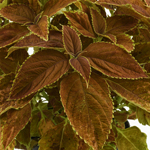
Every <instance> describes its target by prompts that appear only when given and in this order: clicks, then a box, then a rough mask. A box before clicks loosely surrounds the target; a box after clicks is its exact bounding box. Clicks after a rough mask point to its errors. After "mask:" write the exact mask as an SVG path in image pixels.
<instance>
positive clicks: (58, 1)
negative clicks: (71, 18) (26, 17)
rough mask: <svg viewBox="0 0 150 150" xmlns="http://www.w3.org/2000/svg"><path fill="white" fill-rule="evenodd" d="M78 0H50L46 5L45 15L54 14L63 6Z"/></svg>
mask: <svg viewBox="0 0 150 150" xmlns="http://www.w3.org/2000/svg"><path fill="white" fill-rule="evenodd" d="M75 1H76V0H63V1H62V0H49V1H48V2H47V3H46V4H45V7H44V12H43V15H47V16H49V17H50V16H52V15H54V14H55V13H56V12H58V11H59V10H61V9H62V8H64V7H66V6H67V5H69V4H71V3H73V2H75Z"/></svg>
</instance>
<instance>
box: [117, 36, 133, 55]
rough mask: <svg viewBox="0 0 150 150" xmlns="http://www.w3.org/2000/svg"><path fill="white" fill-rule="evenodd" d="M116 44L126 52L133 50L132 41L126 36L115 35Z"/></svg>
mask: <svg viewBox="0 0 150 150" xmlns="http://www.w3.org/2000/svg"><path fill="white" fill-rule="evenodd" d="M117 44H119V45H122V46H123V47H124V48H125V49H126V50H127V51H128V52H131V51H132V50H133V49H134V41H133V40H132V39H131V37H130V36H128V35H127V34H119V35H117Z"/></svg>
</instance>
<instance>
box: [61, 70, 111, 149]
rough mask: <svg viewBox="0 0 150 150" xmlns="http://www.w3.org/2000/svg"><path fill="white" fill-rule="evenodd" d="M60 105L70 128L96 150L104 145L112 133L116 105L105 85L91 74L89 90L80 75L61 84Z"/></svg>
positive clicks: (66, 79)
mask: <svg viewBox="0 0 150 150" xmlns="http://www.w3.org/2000/svg"><path fill="white" fill-rule="evenodd" d="M60 95H61V101H62V104H63V106H64V109H65V112H66V114H67V117H68V118H69V121H70V123H71V125H72V126H73V127H74V129H75V130H76V132H77V133H78V134H79V136H81V137H82V138H83V139H84V140H85V141H86V142H87V143H88V144H89V145H90V146H92V148H93V149H94V150H99V149H101V148H102V146H103V145H104V143H105V141H106V139H107V136H108V134H109V130H110V124H111V119H112V110H113V104H112V100H111V98H110V97H109V90H108V86H107V84H106V82H105V81H104V80H103V79H102V78H101V77H100V76H99V75H97V74H92V76H91V78H90V82H89V87H88V88H87V87H86V83H85V81H84V80H83V79H82V77H80V75H79V74H78V73H72V74H69V75H68V76H66V78H64V79H63V80H62V82H61V84H60Z"/></svg>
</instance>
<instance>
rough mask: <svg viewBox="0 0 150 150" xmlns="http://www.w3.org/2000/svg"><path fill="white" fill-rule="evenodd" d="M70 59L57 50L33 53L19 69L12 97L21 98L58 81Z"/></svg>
mask: <svg viewBox="0 0 150 150" xmlns="http://www.w3.org/2000/svg"><path fill="white" fill-rule="evenodd" d="M69 67H70V65H69V61H68V59H67V58H66V57H65V55H64V54H62V53H60V52H58V51H55V50H43V51H39V52H37V53H36V54H34V55H32V56H31V57H30V58H29V59H27V60H26V61H25V63H24V64H23V65H22V67H21V69H20V70H19V72H18V74H17V76H16V79H15V81H14V84H13V87H12V89H11V94H10V99H20V98H23V97H25V96H27V95H30V94H31V93H35V92H37V91H38V90H39V89H41V88H43V87H44V86H47V85H49V84H52V83H54V82H55V81H57V80H58V79H59V78H60V77H61V76H62V75H63V74H64V73H65V72H66V71H67V70H68V69H69Z"/></svg>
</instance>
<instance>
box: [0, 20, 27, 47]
mask: <svg viewBox="0 0 150 150" xmlns="http://www.w3.org/2000/svg"><path fill="white" fill-rule="evenodd" d="M0 33H1V34H0V48H2V47H5V46H8V45H10V44H13V43H14V42H16V41H18V40H19V39H20V38H21V37H23V36H25V35H26V34H28V33H29V30H28V29H27V27H25V26H21V25H19V24H18V23H9V24H7V25H5V26H4V27H3V28H1V29H0Z"/></svg>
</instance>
